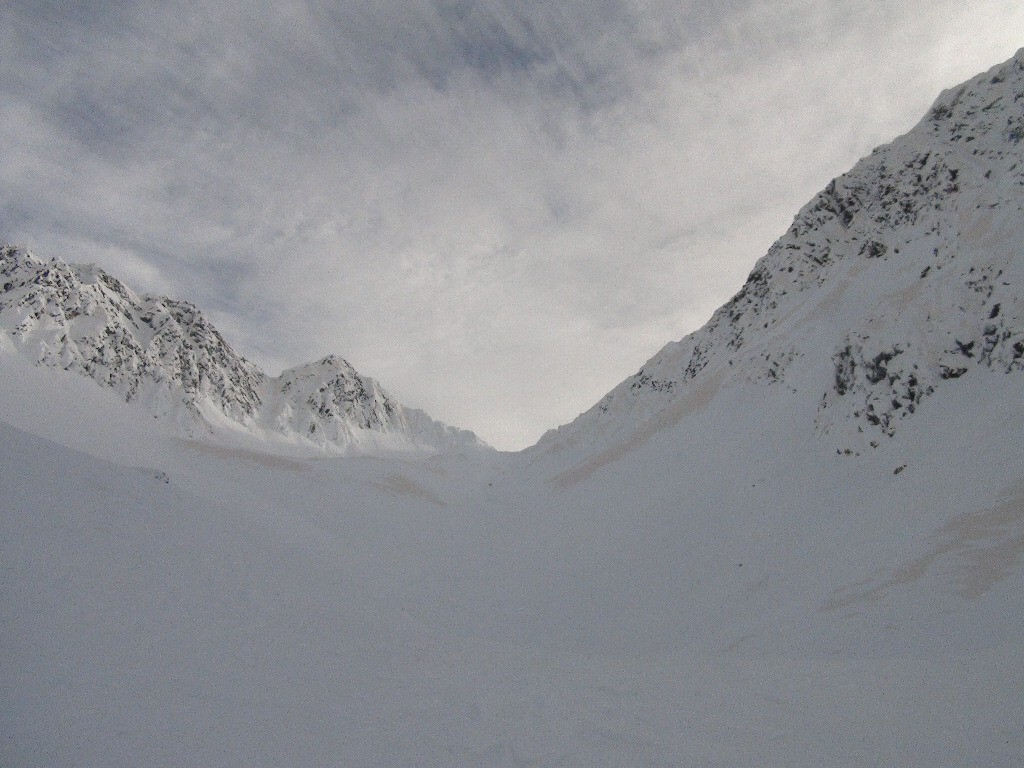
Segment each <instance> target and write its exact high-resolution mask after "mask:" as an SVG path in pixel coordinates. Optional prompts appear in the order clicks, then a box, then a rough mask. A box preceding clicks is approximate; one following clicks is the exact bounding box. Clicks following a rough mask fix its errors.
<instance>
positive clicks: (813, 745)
mask: <svg viewBox="0 0 1024 768" xmlns="http://www.w3.org/2000/svg"><path fill="white" fill-rule="evenodd" d="M1022 70H1024V52H1022V53H1019V54H1018V55H1017V57H1015V59H1013V60H1011V62H1009V63H1007V64H1006V65H1003V66H1001V67H998V68H996V69H994V70H992V71H991V72H989V73H987V74H985V75H983V76H979V77H978V78H975V79H974V80H972V81H970V82H969V83H968V84H967V85H966V86H965V87H963V88H960V89H955V90H953V91H950V92H947V93H946V94H944V95H943V96H942V97H940V99H939V101H938V102H937V104H936V107H935V108H934V109H933V110H932V112H931V113H930V115H929V117H927V118H926V119H925V121H923V122H922V124H921V125H920V126H918V128H916V129H915V130H914V131H912V132H911V133H910V134H908V135H907V136H905V137H902V138H901V139H898V140H897V141H896V142H895V143H894V144H892V145H889V146H888V147H883V148H880V149H879V150H877V151H876V152H875V154H874V155H872V157H870V158H868V159H866V160H865V161H863V162H862V163H861V164H859V165H858V166H857V167H856V168H855V169H854V170H853V171H852V172H851V174H848V175H846V176H843V177H841V178H840V179H837V180H836V181H835V182H834V184H832V185H830V186H829V189H828V190H826V191H825V192H823V193H822V195H819V196H818V197H817V198H815V200H814V201H812V203H811V204H809V205H808V206H807V207H805V208H804V209H803V211H801V213H800V214H799V215H798V216H797V219H796V221H795V222H794V226H793V228H792V229H791V230H790V231H789V232H788V233H787V234H786V235H784V237H783V238H782V239H781V240H780V241H779V244H776V246H774V247H773V248H772V251H771V252H770V253H769V255H768V256H767V257H766V258H765V259H764V260H762V261H761V262H760V263H759V265H758V266H757V268H756V269H755V270H754V273H753V274H752V276H751V280H750V282H748V284H747V286H746V287H745V288H744V289H743V290H742V291H741V292H740V293H739V294H738V295H737V296H736V297H735V298H734V299H733V300H732V302H730V303H729V304H728V305H726V307H724V308H723V309H722V310H720V311H719V312H718V313H716V315H715V317H714V318H712V321H711V323H709V325H708V326H707V327H705V328H704V329H702V330H700V331H698V332H697V333H696V334H694V335H693V336H691V337H688V338H687V339H685V340H683V341H682V342H679V343H676V344H671V345H669V346H668V347H667V348H666V349H665V350H664V351H663V352H662V353H660V354H659V355H658V356H657V357H656V358H654V359H653V360H652V361H651V363H649V364H648V365H646V366H645V367H644V369H643V370H642V371H641V372H640V373H639V374H638V375H637V376H636V377H633V378H632V379H629V380H627V382H624V384H623V385H620V386H619V387H618V388H616V389H615V390H614V391H613V392H612V393H610V394H609V396H608V397H607V398H605V399H604V400H602V401H601V403H599V404H598V405H597V406H595V408H594V409H592V410H591V411H589V412H588V413H587V414H584V415H583V416H581V417H580V418H579V419H578V420H577V421H576V422H574V423H573V424H571V425H567V426H566V427H563V428H561V429H560V430H557V431H555V432H553V433H551V434H549V435H548V436H547V437H546V438H545V439H544V440H543V441H542V442H541V443H540V444H539V445H538V446H535V447H534V448H533V449H529V450H527V451H525V452H523V453H520V454H515V455H508V454H498V453H493V452H482V451H479V450H475V449H473V448H469V449H466V450H463V451H462V452H461V453H460V452H444V451H442V452H436V453H433V454H430V455H424V454H418V455H414V454H408V453H394V452H391V453H383V454H380V455H376V456H348V457H339V456H332V455H329V454H325V453H319V454H315V455H314V454H307V455H296V454H295V452H292V453H290V454H288V455H284V454H283V453H282V452H281V451H278V450H276V448H277V447H279V446H276V445H275V444H273V443H270V442H266V441H264V442H258V441H257V442H253V443H251V444H249V445H247V446H241V445H228V444H225V443H223V442H215V441H209V440H200V439H194V438H192V439H186V438H182V437H181V436H179V435H177V434H176V433H174V432H173V431H160V430H156V429H154V428H153V421H154V420H153V419H152V417H151V416H150V415H148V413H147V412H145V411H143V410H141V409H132V408H127V407H125V404H124V402H123V399H122V398H123V395H122V393H121V392H120V391H115V389H111V388H100V387H96V386H94V385H93V384H92V383H91V382H90V381H88V379H86V378H84V377H82V376H80V375H76V374H75V373H74V372H73V370H72V371H63V370H60V369H59V368H58V369H55V368H43V367H37V366H34V365H32V364H31V363H30V361H29V360H28V359H27V358H25V357H24V356H23V355H20V354H19V355H15V354H7V355H5V356H3V357H2V358H0V362H2V365H0V391H2V392H3V397H0V500H2V501H0V504H2V507H0V508H2V512H3V514H2V517H0V525H2V528H0V568H2V569H3V578H2V579H0V590H2V592H0V597H2V599H0V610H2V611H3V614H2V619H0V633H2V634H0V670H2V673H0V699H2V702H3V704H2V706H0V764H2V765H5V766H6V765H11V766H43V765H46V766H49V765H65V764H67V765H81V766H110V765H166V766H192V765H203V766H261V765H266V766H279V765H295V766H303V765H308V766H335V765H336V766H379V765H399V766H454V765H458V766H523V765H534V766H617V765H629V766H690V765H694V766H734V765H745V766H877V765H901V766H935V765H984V766H1006V767H1007V768H1009V767H1011V766H1019V765H1020V764H1021V763H1022V761H1024V729H1022V728H1021V725H1020V724H1021V723H1022V722H1024V693H1022V691H1024V668H1022V667H1021V665H1020V655H1021V650H1022V641H1021V638H1024V604H1022V598H1021V595H1024V567H1022V566H1021V558H1022V556H1024V554H1022V553H1024V419H1022V418H1021V416H1022V411H1021V403H1024V376H1022V375H1021V373H1020V368H1019V364H1018V359H1019V357H1020V356H1018V355H1016V344H1017V343H1018V340H1019V339H1020V334H1019V329H1020V327H1021V326H1020V324H1019V318H1020V297H1021V295H1022V290H1021V288H1022V282H1021V274H1020V265H1021V260H1022V258H1024V254H1022V251H1024V237H1022V236H1021V231H1020V220H1021V217H1020V214H1019V211H1020V208H1021V204H1022V200H1024V192H1022V191H1021V185H1020V176H1019V174H1018V171H1017V168H1016V167H1015V164H1016V163H1019V162H1020V161H1021V160H1024V158H1022V157H1020V155H1021V153H1022V152H1024V148H1022V147H1021V144H1020V142H1019V140H1015V139H1014V136H1015V133H1014V131H1015V126H1016V125H1018V124H1019V121H1020V120H1021V119H1022V111H1024V109H1022V107H1021V105H1022V103H1024V95H1021V96H1020V97H1018V96H1017V94H1020V93H1024V85H1022V77H1024V72H1022ZM1000 105H1003V107H1007V109H1006V110H1004V111H1001V112H998V113H997V110H1000V109H1002V108H1003V107H1001V106H1000ZM1008 105H1016V106H1015V107H1013V108H1011V107H1010V106H1008ZM986 107H987V109H986ZM1014 109H1015V110H1016V111H1014ZM1014 121H1018V122H1014ZM957 126H959V127H957ZM957 137H959V138H957ZM968 137H973V139H972V140H971V141H969V142H968V141H966V139H967V138H968ZM975 149H977V150H978V154H977V155H975V154H974V150H975ZM924 154H928V158H927V159H926V160H925V162H924V165H923V166H922V165H921V158H922V157H923V156H924ZM907 163H910V164H911V168H910V169H907V167H906V165H907ZM932 163H934V164H935V165H934V167H933V166H932V165H931V164H932ZM915 166H917V167H916V169H915ZM883 168H884V170H883ZM928 169H932V170H934V176H935V181H934V184H940V183H941V185H942V186H941V188H940V187H937V186H935V187H932V186H929V185H931V184H933V182H931V181H926V180H927V179H928V178H930V177H931V175H932V170H928ZM951 170H956V171H957V174H956V178H955V179H952V180H951V179H950V171H951ZM919 171H920V172H921V180H920V181H918V178H917V174H918V172H919ZM989 171H991V173H989ZM883 174H888V178H884V179H883V177H882V175H883ZM880 179H882V180H880ZM951 185H957V189H952V188H951ZM889 187H891V188H892V189H891V190H890V189H889ZM929 189H931V190H932V191H931V192H929V191H928V190H929ZM893 201H896V202H893ZM979 206H980V207H979ZM872 222H874V223H872ZM876 244H878V245H876ZM790 246H793V247H790ZM880 246H884V248H885V250H884V251H883V250H882V248H881V247H880ZM862 247H863V248H864V251H863V253H862V252H861V248H862ZM897 249H898V251H899V252H898V253H897ZM819 262H820V263H819ZM790 267H792V270H793V271H792V272H790V271H789V270H790ZM997 305H998V307H999V308H998V311H996V306H997ZM993 329H994V330H993ZM897 349H898V351H897ZM880 353H884V354H882V356H881V357H879V355H880ZM317 366H322V367H324V368H327V369H330V370H331V371H335V370H336V371H338V372H339V373H342V374H344V373H345V372H346V371H347V369H346V368H345V367H344V366H343V364H342V363H341V361H336V360H329V361H326V362H324V363H321V364H314V366H313V367H312V369H311V370H310V369H300V370H298V371H295V372H292V373H290V374H288V373H286V374H285V375H284V376H282V380H283V381H290V382H293V383H292V384H291V385H290V386H289V388H288V389H289V390H294V391H296V392H301V393H302V398H303V399H304V401H306V402H308V400H309V397H310V396H312V394H313V393H314V391H315V392H317V393H320V394H322V395H323V399H322V400H320V401H318V404H317V406H316V408H317V409H318V410H319V409H321V408H322V409H323V410H325V411H326V412H327V413H328V414H330V413H332V412H333V409H336V403H337V402H339V401H344V400H345V397H347V395H345V392H346V391H347V390H346V387H347V385H346V384H344V383H339V385H338V387H337V388H336V389H334V388H330V387H329V388H328V389H327V390H323V391H321V390H320V389H319V387H315V388H311V385H310V384H309V382H310V381H313V382H315V381H317V380H320V377H322V376H324V375H325V374H324V372H322V371H320V370H318V367H317ZM960 369H963V370H960ZM911 377H913V378H914V381H913V382H912V381H911ZM367 389H368V393H369V390H370V389H371V388H369V387H367ZM287 394H288V393H287V392H285V393H284V395H287ZM261 398H262V399H261V401H260V402H261V405H260V407H261V408H267V409H269V410H268V411H267V412H268V413H275V411H274V410H273V408H275V407H283V406H280V404H279V401H276V400H274V398H272V397H263V396H262V395H261ZM371 414H372V409H369V411H367V412H366V414H365V415H366V417H367V418H372V415H371ZM283 418H285V420H286V421H288V420H289V419H291V418H292V417H291V416H289V415H287V414H285V415H284V416H283ZM289 423H294V422H291V421H289ZM303 428H304V427H303ZM317 429H318V430H319V429H320V427H319V426H318V427H317Z"/></svg>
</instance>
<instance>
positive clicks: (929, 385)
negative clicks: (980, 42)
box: [542, 50, 1024, 453]
mask: <svg viewBox="0 0 1024 768" xmlns="http://www.w3.org/2000/svg"><path fill="white" fill-rule="evenodd" d="M1022 210H1024V50H1022V51H1020V52H1018V53H1017V55H1016V56H1015V57H1014V58H1013V59H1011V60H1010V61H1008V62H1006V63H1005V64H1001V65H999V66H997V67H995V68H993V69H992V70H990V71H989V72H987V73H985V74H982V75H979V76H977V77H975V78H973V79H971V80H969V81H968V82H966V83H964V84H963V85H961V86H959V87H956V88H953V89H950V90H948V91H946V92H944V93H943V94H942V95H941V96H940V97H939V98H938V100H937V101H936V102H935V104H934V106H933V107H932V109H931V110H930V111H929V112H928V114H927V115H926V116H925V117H924V119H922V120H921V122H920V123H919V124H918V125H917V126H916V127H915V128H914V129H913V130H911V131H910V132H909V133H907V134H905V135H904V136H901V137H900V138H898V139H896V140H895V141H893V142H892V143H891V144H888V145H885V146H882V147H879V148H878V149H876V150H875V151H874V152H873V153H872V154H871V155H870V156H869V157H867V158H865V159H863V160H861V161H860V162H859V163H857V165H856V166H854V168H853V169H852V170H850V171H849V172H848V173H846V174H843V175H842V176H840V177H838V178H836V179H835V180H833V181H832V182H831V183H829V184H828V186H827V187H826V188H825V189H824V190H823V191H822V192H820V193H819V194H818V195H816V196H815V197H814V199H812V200H811V201H810V202H809V203H808V204H807V205H806V206H804V208H803V209H802V210H801V211H800V212H799V213H798V214H797V216H796V218H795V219H794V221H793V224H792V226H791V227H790V228H789V230H788V231H787V232H786V233H785V234H784V235H783V236H782V237H781V238H780V239H779V240H778V241H777V242H776V243H775V244H774V245H773V246H772V247H771V249H770V250H769V251H768V253H767V255H765V256H764V257H763V258H762V259H761V260H760V261H759V262H758V263H757V265H756V267H755V268H754V270H753V271H752V272H751V274H750V277H749V279H748V280H747V282H746V284H745V285H744V286H743V288H742V289H741V290H740V291H739V293H737V294H736V295H735V296H734V297H733V298H732V299H731V300H730V301H729V302H728V303H727V304H725V305H724V306H723V307H721V308H720V309H719V310H718V311H717V312H715V314H714V316H713V317H712V318H711V320H710V322H708V324H707V325H705V326H704V327H703V328H701V329H700V330H698V331H696V332H695V333H693V334H691V335H689V336H687V337H686V338H684V339H682V340H681V341H679V342H674V343H671V344H669V345H668V346H666V347H665V348H664V349H663V350H662V351H661V352H659V353H658V354H657V355H655V356H654V357H653V358H652V359H651V360H650V361H648V362H647V363H646V364H645V365H644V366H643V368H642V369H641V370H640V371H639V372H638V373H637V374H636V375H634V376H632V377H631V378H629V379H627V380H626V381H624V382H622V383H621V384H620V385H619V386H618V387H616V388H615V389H614V390H612V391H611V392H610V393H609V394H608V395H607V396H605V397H604V398H603V399H602V400H601V401H600V402H599V403H597V404H596V405H595V406H594V407H593V408H592V409H590V410H589V411H588V412H587V413H585V414H583V415H582V416H581V417H579V418H578V419H577V420H576V421H575V422H573V423H572V424H571V425H568V426H566V427H562V428H561V429H560V430H557V431H554V432H551V433H548V435H547V436H545V438H544V439H543V440H542V444H551V445H557V444H568V443H569V442H573V443H576V442H586V443H587V444H594V442H595V441H597V442H601V441H602V440H603V441H605V442H608V441H614V440H618V439H624V438H627V437H628V436H629V435H630V434H632V433H635V431H636V430H637V428H638V425H639V427H640V428H641V429H642V428H643V425H644V424H645V423H646V424H647V425H648V426H650V425H651V424H655V423H658V422H659V420H660V421H661V422H665V421H668V420H671V417H670V416H669V415H667V414H670V413H671V409H673V408H678V404H679V402H680V400H681V399H682V398H686V397H691V398H692V397H693V393H694V392H695V391H698V390H701V388H703V389H706V390H707V392H705V396H707V397H710V396H711V395H712V393H716V392H720V391H725V390H731V391H734V392H735V391H738V390H741V389H743V388H748V389H749V386H750V385H756V386H758V387H761V386H768V387H780V388H789V390H790V392H791V393H792V394H797V395H799V394H803V395H806V396H807V399H806V400H801V401H800V402H801V403H802V405H801V412H802V413H805V414H807V413H809V414H813V415H814V425H815V428H816V429H817V430H818V432H819V433H825V434H828V435H832V438H833V441H832V442H833V447H834V448H835V449H836V450H839V451H840V452H844V453H845V452H857V451H861V450H864V449H868V448H870V447H875V446H877V445H878V444H879V442H880V441H881V440H884V439H886V437H887V436H888V437H891V436H892V435H893V434H894V433H895V432H896V430H898V429H899V426H900V423H901V422H902V421H903V420H905V419H908V418H912V417H913V415H914V414H915V412H917V411H918V409H919V408H920V407H921V406H922V404H923V403H925V402H926V401H927V400H928V399H929V398H930V397H931V396H932V395H934V394H935V392H936V391H938V390H940V389H942V388H944V387H950V386H955V385H954V384H953V383H952V382H953V380H955V379H959V378H961V377H968V378H970V377H973V376H981V375H988V374H998V375H1005V374H1012V373H1015V372H1017V373H1019V372H1020V371H1021V370H1024V321H1022V298H1021V297H1022V287H1024V274H1022V269H1024V253H1022V252H1024V216H1022ZM961 383H962V382H961ZM584 433H586V435H587V436H586V437H583V436H582V435H583V434H584Z"/></svg>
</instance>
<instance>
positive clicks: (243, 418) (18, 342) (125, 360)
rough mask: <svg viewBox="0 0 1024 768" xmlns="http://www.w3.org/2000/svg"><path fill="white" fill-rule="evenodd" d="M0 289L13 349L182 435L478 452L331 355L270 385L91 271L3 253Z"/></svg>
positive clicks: (168, 311) (11, 250)
mask: <svg viewBox="0 0 1024 768" xmlns="http://www.w3.org/2000/svg"><path fill="white" fill-rule="evenodd" d="M0 288H2V291H0V331H2V333H3V335H4V336H5V337H6V338H7V339H8V340H9V342H10V346H13V347H14V348H15V349H17V350H19V351H20V352H21V353H23V354H26V355H28V356H29V357H30V358H31V359H32V360H33V361H34V362H36V363H38V364H40V365H45V366H51V367H59V368H62V369H64V370H67V371H72V372H75V373H80V374H82V375H85V376H89V377H90V378H92V379H94V380H95V381H97V382H98V383H100V384H101V385H103V386H107V387H109V388H111V389H112V390H114V391H115V392H117V393H118V394H119V395H120V396H122V397H123V398H124V399H125V400H126V401H128V402H136V403H139V404H140V405H142V406H143V407H145V408H146V409H147V410H149V411H150V412H152V413H153V414H154V415H156V416H158V417H160V418H163V419H165V420H171V421H174V422H176V423H177V424H178V426H179V427H181V428H183V429H184V430H185V431H186V432H187V433H190V434H201V433H206V432H208V431H209V430H211V429H214V428H217V427H227V428H229V429H241V430H246V431H250V432H253V433H254V434H261V435H268V434H269V435H272V436H275V437H284V438H287V439H291V440H299V441H302V442H313V443H315V444H317V445H320V446H323V447H325V448H328V449H337V448H341V449H346V448H363V449H373V448H380V447H389V448H408V447H423V448H435V449H436V448H454V447H476V446H482V443H480V441H479V440H478V439H477V438H476V437H475V436H474V435H472V433H469V432H465V431H463V430H457V429H454V428H451V427H447V426H445V425H443V424H441V423H440V422H436V421H434V420H432V419H430V418H429V417H428V416H426V414H423V413H422V412H420V411H415V410H411V409H406V408H404V407H403V406H402V405H401V404H399V403H398V402H397V401H395V400H394V399H393V398H392V397H391V396H390V395H388V394H387V393H386V392H385V391H384V390H383V389H382V388H381V386H380V385H379V384H378V383H377V382H376V381H374V380H373V379H371V378H368V377H365V376H360V375H359V374H358V373H357V372H356V371H355V370H354V369H353V368H352V366H350V365H349V364H348V363H347V362H345V361H344V360H342V359H341V358H339V357H335V356H331V357H327V358H324V359H323V360H321V361H319V362H316V363H310V364H308V365H304V366H299V367H297V368H293V369H291V370H289V371H285V372H284V373H283V374H282V375H281V376H280V377H277V378H272V377H269V376H267V375H266V374H265V373H264V372H263V371H262V370H260V368H259V367H258V366H257V365H255V364H254V363H251V362H249V361H248V360H246V359H245V358H243V357H241V356H240V355H238V354H236V353H235V352H234V351H233V350H232V349H231V347H230V346H229V345H228V343H227V342H226V341H225V340H224V338H223V337H222V336H221V335H220V333H219V332H218V331H217V329H216V328H214V327H213V325H211V324H210V323H209V322H208V321H207V320H206V319H205V318H204V317H203V315H202V314H201V313H200V312H199V311H198V310H197V309H196V308H195V307H194V306H192V305H191V304H189V303H187V302H183V301H175V300H172V299H168V298H165V297H162V296H147V295H140V294H137V293H135V292H134V291H132V290H131V289H129V288H128V287H126V286H125V285H124V284H123V283H121V282H120V281H118V280H117V279H115V278H114V277H112V276H110V275H109V274H107V273H106V272H104V271H103V270H102V269H99V268H97V267H95V266H89V265H77V264H66V263H64V262H62V261H59V260H54V261H50V262H46V261H43V260H41V259H38V258H37V257H35V256H33V255H32V254H31V253H29V252H28V251H27V250H25V249H21V248H16V247H11V246H4V247H3V248H0Z"/></svg>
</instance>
